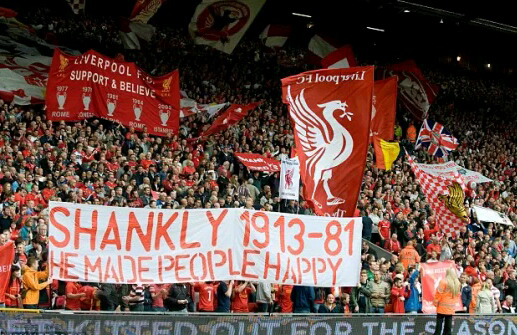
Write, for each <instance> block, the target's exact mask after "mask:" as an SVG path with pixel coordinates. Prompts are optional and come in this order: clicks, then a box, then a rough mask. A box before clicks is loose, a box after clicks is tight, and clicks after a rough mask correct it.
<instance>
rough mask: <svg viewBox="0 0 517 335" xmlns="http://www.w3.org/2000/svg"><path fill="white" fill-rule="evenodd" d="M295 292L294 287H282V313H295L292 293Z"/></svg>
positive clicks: (280, 302) (280, 303)
mask: <svg viewBox="0 0 517 335" xmlns="http://www.w3.org/2000/svg"><path fill="white" fill-rule="evenodd" d="M292 290H293V285H282V288H281V289H280V292H279V295H280V301H279V305H280V311H281V312H282V313H292V312H293V302H292V301H291V292H292Z"/></svg>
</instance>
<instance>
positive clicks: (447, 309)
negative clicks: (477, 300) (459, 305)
mask: <svg viewBox="0 0 517 335" xmlns="http://www.w3.org/2000/svg"><path fill="white" fill-rule="evenodd" d="M460 294H461V290H460V292H459V293H458V295H456V296H453V295H452V293H451V291H450V290H449V288H448V287H447V281H446V280H445V279H442V280H441V281H440V284H439V285H438V289H436V293H435V295H434V305H435V306H436V313H437V314H445V315H454V313H455V312H456V301H458V298H459V296H460Z"/></svg>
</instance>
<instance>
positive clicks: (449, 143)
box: [415, 120, 458, 157]
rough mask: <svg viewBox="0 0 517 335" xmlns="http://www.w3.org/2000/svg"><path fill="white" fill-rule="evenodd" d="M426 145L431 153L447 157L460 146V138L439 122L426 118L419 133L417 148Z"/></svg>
mask: <svg viewBox="0 0 517 335" xmlns="http://www.w3.org/2000/svg"><path fill="white" fill-rule="evenodd" d="M420 147H424V148H426V149H427V152H428V153H429V154H430V155H433V156H436V157H446V156H447V155H448V154H449V151H452V150H455V149H456V148H457V147H458V140H457V139H456V138H455V137H454V136H452V135H451V134H449V132H448V131H447V130H446V129H445V128H444V127H443V126H442V125H441V124H440V123H438V122H435V121H432V120H424V123H422V128H420V132H419V133H418V139H417V141H416V145H415V149H418V148H420Z"/></svg>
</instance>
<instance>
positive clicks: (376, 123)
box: [370, 77, 397, 141]
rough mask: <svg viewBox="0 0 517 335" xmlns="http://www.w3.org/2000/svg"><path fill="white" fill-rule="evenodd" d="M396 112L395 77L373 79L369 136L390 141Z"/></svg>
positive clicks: (392, 135) (393, 130)
mask: <svg viewBox="0 0 517 335" xmlns="http://www.w3.org/2000/svg"><path fill="white" fill-rule="evenodd" d="M396 112H397V77H390V78H387V79H383V80H377V81H375V84H374V88H373V106H372V124H371V132H370V136H372V137H373V136H379V137H380V138H382V139H383V140H386V141H392V140H393V137H394V135H395V134H394V133H395V115H396Z"/></svg>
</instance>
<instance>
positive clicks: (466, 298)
mask: <svg viewBox="0 0 517 335" xmlns="http://www.w3.org/2000/svg"><path fill="white" fill-rule="evenodd" d="M471 301H472V287H470V285H467V286H465V287H463V288H462V289H461V303H462V304H463V306H467V313H469V312H470V311H469V307H470V302H471Z"/></svg>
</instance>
